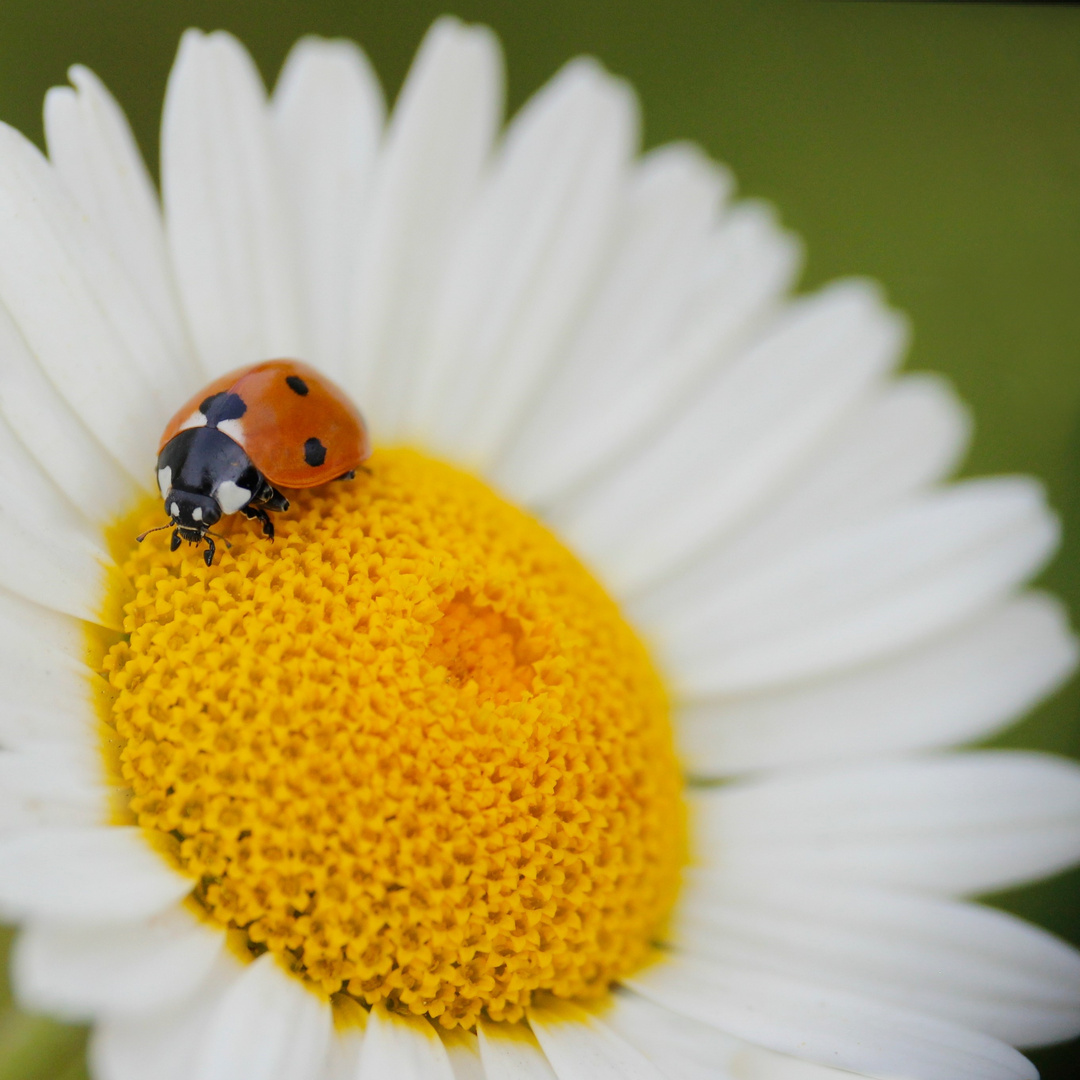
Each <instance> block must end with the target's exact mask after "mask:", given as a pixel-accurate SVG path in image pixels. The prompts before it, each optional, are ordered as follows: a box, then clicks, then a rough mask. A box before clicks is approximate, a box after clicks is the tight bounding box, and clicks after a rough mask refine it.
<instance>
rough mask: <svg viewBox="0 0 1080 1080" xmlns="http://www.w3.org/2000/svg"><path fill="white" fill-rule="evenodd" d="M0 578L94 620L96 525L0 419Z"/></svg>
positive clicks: (99, 560) (99, 568)
mask: <svg viewBox="0 0 1080 1080" xmlns="http://www.w3.org/2000/svg"><path fill="white" fill-rule="evenodd" d="M0 545H2V546H3V549H4V552H5V556H6V557H5V559H4V560H3V562H2V563H0V583H2V584H4V585H6V586H7V587H8V588H9V589H11V590H12V591H14V592H17V593H20V594H22V595H24V596H26V597H28V598H29V599H31V600H34V601H37V602H39V603H42V604H47V605H49V606H51V607H55V608H57V609H59V610H63V611H68V612H70V613H72V614H75V615H79V616H81V617H89V618H91V619H93V618H94V617H95V615H96V614H97V611H98V609H99V608H100V607H101V604H102V600H101V583H102V574H103V568H105V567H110V566H111V565H112V558H111V557H110V555H109V554H108V553H107V551H106V550H105V546H104V544H103V540H102V537H101V536H100V534H99V533H98V531H97V530H95V529H93V527H92V526H91V525H90V524H89V523H88V522H87V520H86V519H85V518H84V517H83V516H82V515H81V514H80V513H79V512H78V511H77V510H76V509H75V507H74V506H73V505H72V504H71V502H69V501H68V499H67V498H66V497H65V496H64V495H63V494H62V492H61V491H60V490H59V488H57V486H56V485H55V484H54V483H53V481H52V480H51V479H50V477H49V476H48V475H47V474H46V473H45V472H44V470H43V469H42V468H41V466H40V465H38V463H37V462H36V461H35V460H34V458H33V457H32V456H31V455H30V453H29V452H28V451H27V450H26V448H25V447H24V446H23V445H22V443H20V442H19V440H18V439H17V438H16V436H15V434H14V432H12V430H11V428H10V427H9V426H8V424H7V423H6V422H4V420H3V419H2V418H0Z"/></svg>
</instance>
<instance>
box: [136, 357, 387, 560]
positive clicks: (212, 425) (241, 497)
mask: <svg viewBox="0 0 1080 1080" xmlns="http://www.w3.org/2000/svg"><path fill="white" fill-rule="evenodd" d="M370 456H371V442H370V439H369V438H368V432H367V427H366V425H365V424H364V420H363V417H362V416H361V415H360V413H359V412H358V411H357V410H356V407H355V406H354V405H353V403H352V402H351V401H350V400H349V399H348V397H346V395H345V393H344V391H343V390H341V389H339V388H338V387H337V386H335V385H334V384H333V383H332V382H331V381H330V380H329V379H327V378H326V377H325V376H324V375H321V374H320V373H319V372H317V371H316V370H315V369H314V368H311V367H308V365H307V364H301V363H300V362H299V361H296V360H266V361H264V362H262V363H260V364H252V365H250V366H249V367H244V368H238V369H237V370H236V371H230V372H229V374H228V375H222V376H221V378H219V379H215V380H214V381H213V382H212V383H210V385H209V386H206V387H204V388H203V389H202V390H200V391H199V393H197V394H196V395H195V396H194V397H193V398H191V400H190V401H188V402H187V403H186V404H184V406H183V407H182V408H181V409H180V410H179V411H178V412H177V413H176V415H175V416H174V417H173V418H172V419H171V420H170V421H169V423H168V425H167V426H166V428H165V431H164V433H163V434H162V436H161V443H160V445H159V447H158V462H157V479H158V487H159V488H160V489H161V497H162V498H163V499H164V500H165V513H167V514H168V515H169V523H170V525H172V526H174V528H173V535H172V550H173V551H175V550H176V549H177V548H178V547H179V546H180V541H181V540H187V541H188V542H189V543H192V544H198V543H201V542H202V541H203V540H205V541H206V544H207V549H206V551H205V552H204V553H203V557H204V558H205V560H206V565H207V566H210V565H212V563H213V561H214V552H215V550H216V549H215V546H214V541H213V540H212V539H211V537H210V536H209V535H208V533H209V532H210V528H211V527H212V526H213V525H215V524H216V523H217V521H218V520H219V519H220V518H221V516H222V514H235V513H237V512H238V511H242V512H243V513H244V514H245V515H246V516H247V517H249V518H254V519H256V520H257V521H260V522H262V527H263V533H264V535H265V536H267V537H269V538H270V539H273V537H274V524H273V522H272V521H271V520H270V516H269V514H267V510H288V509H289V500H288V499H286V498H285V496H284V495H282V494H281V492H280V491H278V488H279V487H286V488H310V487H316V486H317V485H318V484H325V483H326V482H327V481H328V480H351V479H352V478H353V476H354V475H355V474H356V470H357V468H359V466H360V465H361V464H363V462H364V461H366V460H367V459H368V457H370ZM160 528H162V529H167V528H169V525H162V526H160ZM149 531H150V532H155V531H156V530H154V529H151V530H149ZM146 535H147V534H146V533H143V534H142V536H140V537H139V538H138V539H139V540H142V538H143V537H144V536H146Z"/></svg>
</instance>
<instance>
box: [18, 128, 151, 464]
mask: <svg viewBox="0 0 1080 1080" xmlns="http://www.w3.org/2000/svg"><path fill="white" fill-rule="evenodd" d="M0 252H2V258H0V300H2V301H3V304H4V306H5V307H6V308H7V310H8V312H9V313H10V315H11V317H12V319H13V321H14V322H15V324H16V325H17V326H18V329H19V332H20V333H21V335H22V337H23V338H24V339H25V341H26V344H27V346H28V348H29V349H30V351H31V353H32V354H33V355H34V356H35V358H36V359H37V361H38V363H40V364H41V366H42V368H43V369H44V371H45V372H46V373H47V374H48V377H49V380H50V381H51V382H52V383H53V385H54V386H55V387H56V389H57V390H59V392H60V394H61V395H62V396H63V398H64V399H65V400H66V401H67V403H68V404H69V405H70V406H71V407H72V408H73V409H74V410H75V411H76V412H77V413H78V415H79V416H80V417H82V419H83V420H84V421H85V423H86V425H87V427H88V428H89V429H90V430H91V431H92V432H93V434H94V436H95V437H96V438H97V439H98V440H99V441H100V442H101V444H102V445H103V446H104V447H106V449H108V451H109V453H110V454H111V455H112V457H113V458H114V459H115V461H116V462H117V463H118V464H119V465H120V466H121V467H122V468H123V469H125V470H126V471H127V472H128V473H129V474H130V475H132V476H134V477H136V478H138V477H139V476H140V475H141V473H142V471H143V468H144V462H147V461H149V462H151V463H152V460H153V453H154V450H155V448H156V445H157V438H158V436H159V435H160V434H161V428H162V426H163V425H164V423H165V420H166V419H167V413H168V402H169V395H168V388H167V387H163V386H162V385H161V381H160V374H161V370H162V367H163V365H167V363H168V362H169V360H171V359H172V357H171V351H170V345H169V343H168V342H167V341H166V340H165V339H164V337H163V336H162V334H161V331H160V330H159V328H158V327H157V325H156V324H155V322H154V321H153V319H152V317H151V316H150V314H149V313H148V311H147V309H146V307H145V305H144V304H143V302H142V301H141V299H140V298H139V296H138V294H137V293H136V292H135V290H134V288H133V287H132V286H131V284H130V282H129V281H128V279H127V275H126V274H125V273H124V271H123V269H122V268H121V266H120V265H119V263H118V262H117V260H116V258H115V257H114V256H113V254H112V252H111V251H110V250H109V248H108V247H106V246H105V244H104V243H103V242H102V240H101V238H100V237H99V235H98V233H97V230H96V229H95V228H94V226H93V225H92V224H91V223H90V222H89V220H88V219H86V217H85V216H84V215H82V214H81V213H80V211H79V209H78V207H77V206H76V204H75V202H74V200H73V199H72V198H71V196H70V195H69V194H68V192H67V191H66V189H65V188H64V187H63V185H62V184H61V183H60V181H59V179H58V178H57V176H56V174H55V172H54V170H53V169H52V167H51V166H50V165H49V163H48V162H47V161H46V160H45V159H44V158H43V157H42V155H41V153H40V152H39V151H38V150H37V149H36V148H35V147H34V146H33V145H32V144H31V143H30V142H28V141H27V140H26V139H25V138H23V136H22V135H20V134H19V133H18V132H17V131H14V130H13V129H11V128H9V127H7V126H5V125H0ZM165 358H168V359H165Z"/></svg>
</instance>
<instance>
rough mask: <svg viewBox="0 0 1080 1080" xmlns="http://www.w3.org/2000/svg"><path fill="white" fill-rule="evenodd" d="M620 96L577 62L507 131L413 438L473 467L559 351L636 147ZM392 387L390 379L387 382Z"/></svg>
mask: <svg viewBox="0 0 1080 1080" xmlns="http://www.w3.org/2000/svg"><path fill="white" fill-rule="evenodd" d="M637 126H638V124H637V109H636V103H635V101H634V98H633V96H632V94H631V92H630V91H629V89H628V87H627V86H626V85H625V84H624V83H622V82H620V81H617V80H615V79H612V78H611V77H610V76H608V75H606V74H605V73H604V72H603V70H602V69H601V68H600V67H599V65H597V64H596V63H595V62H594V61H591V60H575V61H573V62H571V63H570V64H568V65H567V66H566V67H565V68H564V69H563V71H562V72H560V73H559V74H558V75H556V76H555V78H554V79H552V80H551V82H550V83H549V84H548V85H547V86H546V87H545V88H544V89H542V90H541V91H540V92H539V93H538V94H537V95H536V96H535V97H533V99H532V100H531V101H530V102H529V103H528V104H527V105H526V106H525V107H524V108H523V109H522V110H521V112H520V113H519V114H518V115H517V117H515V119H514V122H513V123H512V124H511V125H510V128H509V130H508V131H507V133H506V138H505V140H504V142H503V146H502V147H501V149H500V152H499V155H498V157H497V159H496V160H495V162H494V163H493V165H492V169H491V175H490V177H489V178H488V180H487V181H486V183H485V185H484V187H483V189H482V191H481V192H480V195H479V198H478V200H477V205H476V207H475V210H474V211H473V214H472V216H471V217H470V219H469V221H468V222H467V223H466V226H465V229H464V233H463V243H462V245H461V247H460V248H459V250H458V251H457V253H456V255H455V257H454V258H453V260H452V261H451V263H450V265H449V267H448V268H447V271H446V274H445V279H444V280H445V283H446V288H445V291H444V292H443V295H442V296H441V297H440V298H439V306H438V314H437V316H436V324H435V327H434V330H433V338H434V348H433V353H432V354H431V355H429V357H428V358H427V367H426V370H424V371H422V372H421V373H420V375H421V378H420V385H419V386H417V387H416V388H415V389H413V388H412V387H411V386H410V385H409V384H408V383H407V382H405V381H404V380H401V379H393V390H394V391H395V392H396V397H397V398H399V399H401V401H400V403H399V402H397V401H391V402H388V403H387V408H388V411H389V413H390V415H392V416H396V415H398V414H399V413H400V411H401V409H402V407H403V405H404V399H406V398H407V397H408V398H413V399H414V400H415V406H414V408H415V412H414V417H415V419H414V420H413V425H412V430H413V432H415V433H416V434H418V435H422V437H423V438H424V439H425V441H427V442H429V444H430V445H433V446H434V447H435V448H436V449H437V450H440V451H442V452H444V453H445V454H447V455H448V456H452V457H453V458H455V459H456V460H460V461H468V462H470V463H472V464H473V465H474V467H476V466H481V467H482V466H483V465H485V464H486V463H488V462H490V461H491V460H492V457H493V455H494V454H495V452H496V451H497V450H498V448H499V447H500V446H501V445H502V443H503V442H504V441H505V440H506V438H507V436H508V435H509V434H510V433H511V432H512V431H513V430H514V428H515V426H516V425H517V424H518V423H519V418H520V416H521V415H522V412H523V411H524V409H525V407H526V405H527V403H528V400H529V398H530V397H531V396H532V394H533V389H534V387H535V386H536V385H537V384H538V382H540V381H541V380H542V378H543V377H544V375H545V374H546V372H547V371H548V370H549V369H550V368H551V366H552V365H553V363H554V362H555V361H556V359H558V358H559V356H560V351H561V349H562V348H563V347H564V339H565V337H566V334H567V332H568V329H569V327H570V326H571V325H572V322H573V321H574V320H575V319H577V318H578V317H579V314H580V309H581V302H582V296H584V295H588V293H589V292H591V291H592V289H593V287H594V282H595V279H596V277H597V275H598V273H599V271H600V268H601V260H602V259H603V257H604V256H605V255H606V254H607V251H608V248H609V247H610V244H611V241H612V236H613V230H614V227H615V224H616V215H617V211H618V208H619V205H620V202H621V198H622V195H623V188H624V185H625V182H626V177H627V173H628V171H629V165H630V157H631V155H632V154H633V152H634V150H635V148H636V147H635V144H636V141H637ZM380 374H382V375H384V378H383V380H382V385H383V386H386V385H388V380H387V378H386V377H385V376H393V375H394V371H393V369H384V372H383V373H380Z"/></svg>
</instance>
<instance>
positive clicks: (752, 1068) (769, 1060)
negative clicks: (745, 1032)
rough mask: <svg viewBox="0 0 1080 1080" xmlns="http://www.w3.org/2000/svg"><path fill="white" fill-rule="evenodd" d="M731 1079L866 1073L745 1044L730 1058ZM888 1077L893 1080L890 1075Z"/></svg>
mask: <svg viewBox="0 0 1080 1080" xmlns="http://www.w3.org/2000/svg"><path fill="white" fill-rule="evenodd" d="M730 1068H731V1072H730V1074H729V1076H730V1080H852V1077H859V1076H865V1074H864V1073H853V1072H851V1071H850V1070H848V1069H834V1068H832V1067H830V1066H829V1065H818V1064H816V1063H815V1062H813V1061H803V1060H802V1059H800V1058H796V1057H791V1056H790V1055H789V1054H777V1053H776V1052H775V1051H773V1050H766V1049H765V1048H764V1047H761V1046H750V1045H749V1044H745V1045H744V1046H743V1048H742V1049H741V1050H740V1051H739V1052H738V1053H737V1054H735V1056H734V1057H733V1058H732V1059H731V1066H730ZM889 1080H894V1078H893V1077H889Z"/></svg>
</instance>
